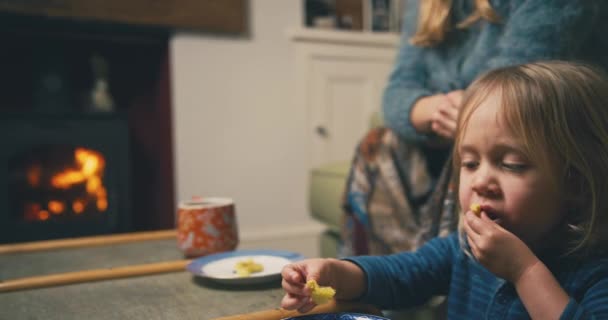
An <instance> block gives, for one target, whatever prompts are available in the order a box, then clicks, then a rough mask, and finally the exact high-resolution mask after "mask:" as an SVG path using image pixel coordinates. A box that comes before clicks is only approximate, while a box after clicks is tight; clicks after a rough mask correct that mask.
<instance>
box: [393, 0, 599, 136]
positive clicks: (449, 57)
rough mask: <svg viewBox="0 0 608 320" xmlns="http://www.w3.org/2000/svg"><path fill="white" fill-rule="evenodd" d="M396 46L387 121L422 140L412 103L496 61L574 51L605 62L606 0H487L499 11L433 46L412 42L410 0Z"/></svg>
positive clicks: (468, 8)
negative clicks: (497, 18)
mask: <svg viewBox="0 0 608 320" xmlns="http://www.w3.org/2000/svg"><path fill="white" fill-rule="evenodd" d="M407 2H408V3H407V5H406V6H405V15H404V25H403V30H402V38H401V48H400V51H399V54H398V56H397V58H396V59H397V60H396V66H395V69H394V70H393V72H392V74H391V76H390V79H389V84H388V86H387V88H386V90H385V92H384V97H383V102H382V103H383V111H384V118H385V124H386V126H387V127H389V128H391V129H393V130H394V131H395V132H397V134H398V135H399V136H400V137H401V138H403V139H405V140H410V141H423V140H426V139H427V136H426V135H422V134H419V133H417V132H416V130H415V129H414V127H413V126H412V124H411V122H410V111H411V108H412V105H413V104H414V102H416V100H418V99H419V98H421V97H423V96H429V95H433V94H438V93H447V92H449V91H453V90H457V89H466V88H467V86H469V84H470V83H471V82H472V81H473V80H474V79H475V78H476V77H477V76H478V75H480V74H481V73H483V72H484V71H487V70H489V69H492V68H495V67H502V66H507V65H513V64H520V63H526V62H531V61H535V60H544V59H561V60H567V59H571V60H572V59H573V60H579V61H586V62H590V63H594V64H597V65H600V66H604V67H606V66H608V37H606V36H605V35H604V34H605V33H606V32H607V30H608V17H607V16H608V14H607V13H606V10H605V9H606V8H605V7H607V6H608V5H607V4H606V2H608V1H592V0H549V1H547V0H491V1H490V3H491V5H492V8H494V10H495V11H496V12H497V13H498V14H499V15H500V17H501V18H502V22H501V23H497V24H493V23H489V22H487V21H485V20H483V21H480V22H477V23H476V24H475V25H473V26H471V27H469V28H467V29H464V30H460V29H456V28H454V31H452V32H451V33H449V34H448V36H447V38H446V39H447V40H445V41H444V42H443V43H441V44H440V45H438V46H436V47H432V48H422V47H417V46H413V45H411V44H409V42H408V40H409V38H410V37H411V36H412V35H413V34H414V33H415V30H416V26H417V15H418V6H417V2H418V1H416V0H407ZM473 2H474V1H473V0H453V4H454V6H453V11H452V17H453V19H452V21H455V22H460V21H462V20H464V19H465V18H466V17H467V16H468V15H469V14H470V13H471V12H472V10H473V8H474V7H473V5H472V3H473Z"/></svg>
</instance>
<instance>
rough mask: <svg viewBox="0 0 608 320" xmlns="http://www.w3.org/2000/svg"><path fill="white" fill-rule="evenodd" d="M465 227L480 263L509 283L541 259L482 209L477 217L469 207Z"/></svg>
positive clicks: (472, 250)
mask: <svg viewBox="0 0 608 320" xmlns="http://www.w3.org/2000/svg"><path fill="white" fill-rule="evenodd" d="M464 228H465V231H466V233H467V240H468V242H469V246H470V247H471V252H472V253H473V255H474V256H475V258H477V260H478V261H479V263H481V264H482V265H483V266H484V267H486V269H488V270H489V271H490V272H492V273H493V274H495V275H496V276H498V277H501V278H503V279H505V280H507V281H509V282H511V283H515V282H517V280H518V279H519V278H520V277H521V276H522V275H523V274H524V273H525V272H526V271H527V270H529V269H531V268H532V267H533V266H534V265H536V264H537V263H538V262H539V261H540V260H539V259H538V258H537V257H536V255H534V253H533V252H532V250H530V248H529V247H528V246H527V245H526V244H525V243H524V242H523V241H522V240H521V239H519V238H518V237H517V236H516V235H514V234H512V233H511V232H509V231H507V230H506V229H504V228H503V227H501V226H500V225H499V224H497V223H496V222H494V221H492V219H490V218H489V217H488V216H487V215H486V213H485V212H484V211H482V212H481V215H480V217H478V216H476V215H475V214H474V213H473V212H471V211H468V212H467V213H466V214H465V219H464Z"/></svg>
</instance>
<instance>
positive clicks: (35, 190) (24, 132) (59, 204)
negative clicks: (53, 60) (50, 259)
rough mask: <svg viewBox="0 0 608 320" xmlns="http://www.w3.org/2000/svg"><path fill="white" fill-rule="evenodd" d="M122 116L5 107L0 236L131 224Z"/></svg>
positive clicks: (44, 235)
mask: <svg viewBox="0 0 608 320" xmlns="http://www.w3.org/2000/svg"><path fill="white" fill-rule="evenodd" d="M129 135H130V134H129V128H128V120H127V119H126V118H125V117H124V116H118V115H112V116H110V115H106V116H105V117H100V116H99V115H94V116H90V115H79V116H75V115H71V116H66V115H60V116H58V115H37V114H35V113H34V114H29V113H25V114H21V115H19V116H16V115H14V114H13V115H10V114H6V115H5V117H4V118H2V119H1V120H0V143H1V144H2V148H0V160H2V161H3V162H5V163H6V168H7V170H6V171H2V172H0V181H3V182H4V183H3V184H2V185H0V207H2V208H4V210H2V211H0V241H2V242H17V241H34V240H45V239H56V238H65V237H75V236H85V235H95V234H108V233H119V232H124V231H129V230H131V229H132V227H133V226H132V219H133V217H132V215H131V212H132V210H131V199H132V197H131V188H130V185H131V183H132V179H131V177H130V176H131V175H130V171H131V170H130V167H131V161H130V158H131V157H130V154H131V150H130V143H129V140H130V139H129Z"/></svg>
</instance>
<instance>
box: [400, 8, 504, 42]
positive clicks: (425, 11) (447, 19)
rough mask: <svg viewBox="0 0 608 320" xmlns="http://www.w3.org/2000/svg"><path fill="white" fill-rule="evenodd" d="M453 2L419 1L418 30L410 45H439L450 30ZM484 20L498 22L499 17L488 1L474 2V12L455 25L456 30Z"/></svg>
mask: <svg viewBox="0 0 608 320" xmlns="http://www.w3.org/2000/svg"><path fill="white" fill-rule="evenodd" d="M452 1H453V0H420V9H419V13H418V28H417V30H416V33H415V34H414V35H413V36H412V38H411V39H410V43H411V44H413V45H416V46H421V47H432V46H434V45H436V44H439V43H441V42H442V41H443V40H444V39H445V35H446V34H447V33H448V32H449V31H450V30H451V28H452V21H451V20H452V19H451V15H452V14H451V13H452ZM480 19H485V20H487V21H490V22H494V23H497V22H500V16H499V15H498V14H497V13H496V11H494V9H492V6H491V5H490V1H489V0H475V10H473V13H471V14H470V15H469V16H468V17H467V18H466V19H464V20H463V21H460V22H458V23H457V24H456V28H458V29H465V28H468V27H469V26H471V25H472V24H474V23H475V22H477V21H478V20H480Z"/></svg>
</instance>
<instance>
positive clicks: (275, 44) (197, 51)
mask: <svg viewBox="0 0 608 320" xmlns="http://www.w3.org/2000/svg"><path fill="white" fill-rule="evenodd" d="M301 17H302V4H301V1H299V0H288V1H285V0H251V1H250V19H251V20H250V28H251V35H250V37H248V38H226V37H213V36H210V35H205V34H185V33H183V34H177V35H176V36H175V37H174V38H173V39H172V41H171V55H172V62H171V63H172V68H173V69H172V77H173V88H172V91H173V93H172V94H173V108H174V111H173V112H174V114H173V121H174V139H175V166H176V186H177V190H176V199H177V200H178V201H181V200H185V199H188V198H190V197H191V196H192V195H203V196H223V197H231V198H233V199H234V200H235V202H236V206H237V216H238V221H239V227H240V229H241V233H242V234H245V235H248V234H249V235H255V237H262V238H264V237H266V238H272V234H273V233H276V230H279V231H280V232H279V233H281V232H282V233H283V234H298V233H301V234H309V233H310V231H311V230H318V224H316V223H314V222H312V221H311V219H310V218H309V216H308V212H307V203H306V194H307V190H306V183H307V174H308V172H307V167H306V165H307V158H306V157H307V154H306V150H307V143H308V141H307V138H306V137H307V136H306V121H305V120H306V117H307V113H306V110H301V108H296V106H297V104H296V103H294V101H293V100H292V97H293V91H294V88H293V74H294V66H293V59H294V57H293V52H292V47H291V45H290V42H289V39H288V37H287V36H286V34H285V32H286V30H287V29H288V28H291V27H296V26H299V25H300V24H301ZM314 245H316V244H314Z"/></svg>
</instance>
